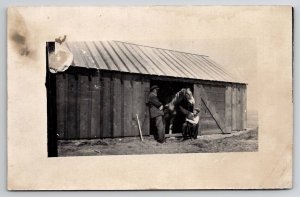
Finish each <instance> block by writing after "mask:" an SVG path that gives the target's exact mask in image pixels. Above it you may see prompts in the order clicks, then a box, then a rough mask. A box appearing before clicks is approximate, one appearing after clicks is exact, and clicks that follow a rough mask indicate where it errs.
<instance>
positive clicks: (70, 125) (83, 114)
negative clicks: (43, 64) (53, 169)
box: [56, 71, 150, 139]
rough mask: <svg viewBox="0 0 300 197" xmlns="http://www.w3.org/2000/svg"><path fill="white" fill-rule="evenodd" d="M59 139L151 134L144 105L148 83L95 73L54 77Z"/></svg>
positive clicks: (141, 78)
mask: <svg viewBox="0 0 300 197" xmlns="http://www.w3.org/2000/svg"><path fill="white" fill-rule="evenodd" d="M56 84H57V89H56V93H57V99H56V100H57V134H58V138H59V139H91V138H103V137H126V136H138V135H139V130H138V124H137V118H136V114H138V116H139V121H140V124H141V127H142V131H143V135H149V134H150V131H149V130H150V126H149V125H150V123H149V112H148V107H147V106H146V104H145V102H146V97H147V92H149V90H150V82H149V80H147V79H145V78H143V77H142V76H133V75H132V76H131V75H127V74H121V73H111V72H102V71H95V72H93V73H91V72H87V73H84V74H82V73H80V74H74V73H72V72H64V73H59V74H57V77H56Z"/></svg>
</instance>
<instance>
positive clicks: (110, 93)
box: [47, 41, 247, 139]
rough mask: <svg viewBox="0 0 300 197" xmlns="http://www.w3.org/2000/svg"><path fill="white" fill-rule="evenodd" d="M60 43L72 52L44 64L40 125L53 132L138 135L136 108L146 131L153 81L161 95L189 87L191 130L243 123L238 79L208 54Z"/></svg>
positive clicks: (62, 135) (223, 129)
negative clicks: (44, 115) (58, 67)
mask: <svg viewBox="0 0 300 197" xmlns="http://www.w3.org/2000/svg"><path fill="white" fill-rule="evenodd" d="M64 44H65V45H66V47H67V48H68V49H69V50H70V52H71V53H72V54H73V56H74V58H73V62H72V64H71V66H70V67H69V68H68V69H67V70H65V71H64V72H58V73H55V74H52V73H49V71H47V79H48V81H47V83H48V100H49V99H52V101H51V102H50V101H49V102H48V116H49V113H50V117H49V120H48V123H49V125H48V131H50V132H55V131H56V136H57V138H58V139H92V138H106V137H126V136H138V135H139V129H138V123H137V118H136V114H138V116H139V120H140V124H141V130H142V132H143V135H150V134H151V126H150V117H149V109H148V107H147V105H146V103H147V97H148V94H149V90H150V86H152V85H154V84H156V85H159V86H160V94H159V97H160V99H161V101H163V102H164V101H165V100H166V97H167V96H168V95H171V94H175V93H176V92H177V91H179V90H180V89H181V88H187V87H189V88H190V89H191V90H192V91H193V95H194V98H195V101H196V104H195V106H196V107H200V109H201V115H200V127H199V135H208V134H215V133H231V132H235V131H238V130H244V129H246V119H247V117H246V108H247V100H246V98H247V95H246V84H245V83H243V82H241V81H238V80H236V79H235V78H234V77H232V76H231V75H230V74H229V72H228V71H226V70H225V69H224V68H222V67H221V66H220V65H219V64H217V63H216V62H214V61H213V60H212V59H210V58H209V57H208V56H204V55H197V54H191V53H185V52H179V51H174V50H168V49H161V48H155V47H149V46H142V45H137V44H131V43H125V42H119V41H97V42H66V43H64ZM49 46H50V45H49V43H48V47H47V50H48V51H47V54H48V53H49V50H50V48H49ZM51 50H53V48H52V49H51ZM47 61H48V60H47ZM49 84H50V85H49ZM166 133H168V131H166Z"/></svg>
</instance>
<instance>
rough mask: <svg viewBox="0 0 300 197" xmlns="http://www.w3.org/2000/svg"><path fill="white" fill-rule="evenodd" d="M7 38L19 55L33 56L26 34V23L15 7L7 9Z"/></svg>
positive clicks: (27, 32)
mask: <svg viewBox="0 0 300 197" xmlns="http://www.w3.org/2000/svg"><path fill="white" fill-rule="evenodd" d="M8 35H9V40H10V41H11V43H12V46H13V49H14V50H15V51H16V53H18V54H19V55H21V56H29V55H30V58H32V57H33V53H32V51H31V50H30V43H29V41H28V36H30V33H29V31H28V28H27V25H26V23H25V20H24V17H23V16H22V15H21V14H20V13H19V11H18V10H17V9H11V10H9V34H8Z"/></svg>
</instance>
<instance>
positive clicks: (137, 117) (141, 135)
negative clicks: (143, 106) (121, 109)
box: [136, 114, 144, 142]
mask: <svg viewBox="0 0 300 197" xmlns="http://www.w3.org/2000/svg"><path fill="white" fill-rule="evenodd" d="M136 119H137V123H138V126H139V132H140V137H141V140H142V142H143V141H144V139H143V134H142V130H141V125H140V121H139V115H138V114H136Z"/></svg>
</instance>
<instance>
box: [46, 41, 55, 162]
mask: <svg viewBox="0 0 300 197" xmlns="http://www.w3.org/2000/svg"><path fill="white" fill-rule="evenodd" d="M54 50H55V43H54V42H47V43H46V84H45V85H46V89H47V150H48V157H57V136H56V130H57V124H56V115H57V114H56V81H55V78H56V76H55V74H52V73H50V70H49V59H48V54H49V53H50V52H53V51H54Z"/></svg>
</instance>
